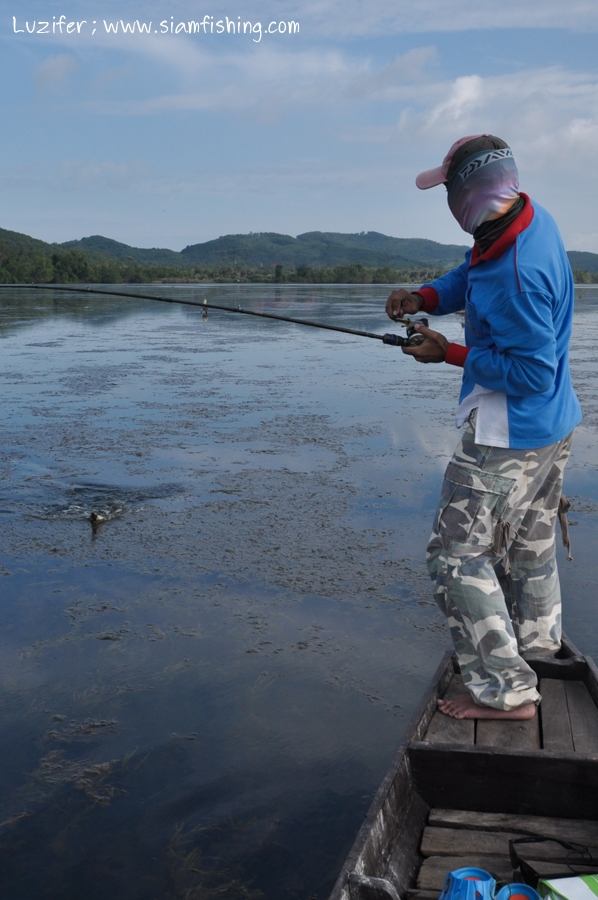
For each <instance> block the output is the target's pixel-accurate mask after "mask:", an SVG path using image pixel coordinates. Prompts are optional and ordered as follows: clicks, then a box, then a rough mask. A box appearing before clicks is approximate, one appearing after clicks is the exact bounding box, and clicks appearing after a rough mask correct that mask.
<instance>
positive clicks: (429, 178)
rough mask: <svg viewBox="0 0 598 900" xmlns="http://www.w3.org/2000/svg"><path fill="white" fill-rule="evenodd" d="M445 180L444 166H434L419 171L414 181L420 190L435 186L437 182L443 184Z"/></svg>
mask: <svg viewBox="0 0 598 900" xmlns="http://www.w3.org/2000/svg"><path fill="white" fill-rule="evenodd" d="M445 180H446V175H445V172H444V166H436V168H435V169H426V171H425V172H420V173H419V175H418V176H417V178H416V179H415V183H416V185H417V187H418V188H419V189H420V191H427V189H428V188H432V187H436V185H437V184H444V182H445Z"/></svg>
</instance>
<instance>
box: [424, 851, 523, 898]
mask: <svg viewBox="0 0 598 900" xmlns="http://www.w3.org/2000/svg"><path fill="white" fill-rule="evenodd" d="M463 866H475V867H476V868H480V869H485V870H486V871H487V872H490V874H491V875H493V876H494V877H495V878H496V880H497V881H506V882H509V881H512V880H513V869H512V867H511V863H510V861H509V860H508V859H505V858H503V857H499V856H475V855H474V854H471V855H468V856H429V857H428V858H427V859H424V861H423V863H422V865H421V868H420V870H419V874H418V876H417V888H418V889H420V890H422V891H441V890H442V888H443V887H444V882H445V880H446V876H447V873H448V872H452V870H453V869H460V868H462V867H463Z"/></svg>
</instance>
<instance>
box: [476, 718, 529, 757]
mask: <svg viewBox="0 0 598 900" xmlns="http://www.w3.org/2000/svg"><path fill="white" fill-rule="evenodd" d="M476 725H477V727H476V738H475V742H476V746H478V747H500V748H501V749H502V750H539V749H540V720H539V718H538V716H535V717H534V718H533V719H527V720H526V721H522V722H517V721H512V722H504V721H502V722H501V721H498V720H494V721H492V719H478V720H477V723H476Z"/></svg>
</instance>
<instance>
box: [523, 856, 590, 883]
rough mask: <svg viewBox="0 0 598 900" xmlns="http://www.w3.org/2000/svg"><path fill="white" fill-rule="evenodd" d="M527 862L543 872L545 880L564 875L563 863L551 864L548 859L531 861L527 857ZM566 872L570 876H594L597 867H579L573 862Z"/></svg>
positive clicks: (568, 865) (567, 866) (569, 863)
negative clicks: (551, 876) (552, 876)
mask: <svg viewBox="0 0 598 900" xmlns="http://www.w3.org/2000/svg"><path fill="white" fill-rule="evenodd" d="M525 861H526V862H527V863H529V864H530V866H532V867H533V868H534V869H536V870H537V871H540V872H542V877H543V878H548V877H549V876H550V875H562V874H563V863H562V862H550V861H549V860H546V859H531V858H528V857H527V856H526V857H525ZM565 871H567V873H568V874H570V875H577V874H579V875H586V874H587V875H593V874H595V872H596V866H595V865H594V866H578V865H575V864H574V863H572V862H568V863H567V864H566V866H565Z"/></svg>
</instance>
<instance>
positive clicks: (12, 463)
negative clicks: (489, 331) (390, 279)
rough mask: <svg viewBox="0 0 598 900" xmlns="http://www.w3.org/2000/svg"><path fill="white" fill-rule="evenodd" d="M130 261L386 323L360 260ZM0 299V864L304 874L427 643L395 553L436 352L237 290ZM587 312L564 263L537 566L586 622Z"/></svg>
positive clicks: (376, 764) (418, 534)
mask: <svg viewBox="0 0 598 900" xmlns="http://www.w3.org/2000/svg"><path fill="white" fill-rule="evenodd" d="M142 290H143V291H144V292H146V291H147V290H148V288H147V287H145V286H144V287H143V289H142ZM151 290H152V291H154V292H155V293H157V294H158V293H165V294H169V295H176V294H180V296H183V297H185V298H193V299H198V301H199V302H201V300H202V299H203V297H204V296H206V297H207V298H208V302H209V301H210V299H212V300H213V301H214V302H220V303H224V304H227V305H228V304H234V303H240V304H241V305H243V306H245V305H249V306H252V307H253V308H269V309H275V310H276V311H277V312H281V313H283V314H289V315H295V316H303V317H308V318H313V319H321V320H322V321H326V322H330V323H334V322H338V323H339V324H340V325H344V326H348V327H353V328H361V329H364V330H368V331H376V332H384V331H387V330H389V325H388V320H386V319H385V317H384V316H383V314H382V309H383V301H384V298H385V296H386V293H387V289H386V288H384V287H383V286H375V287H369V286H368V287H355V286H338V285H337V286H326V287H322V288H320V287H313V286H309V285H305V286H269V287H264V286H259V285H251V286H232V287H228V286H205V285H201V286H198V287H187V286H185V287H181V286H160V287H159V288H157V287H154V288H152V289H151ZM0 301H1V302H0V334H1V335H2V350H3V354H2V359H1V362H0V377H1V378H2V382H3V387H4V392H3V396H4V427H3V441H2V447H1V449H0V471H1V472H2V482H1V485H2V486H1V488H0V522H1V524H2V544H3V550H2V557H1V559H0V584H1V587H2V612H3V628H2V632H1V633H2V653H1V654H0V675H1V677H2V684H3V691H2V694H1V695H0V709H1V710H2V722H3V726H4V727H3V729H2V738H1V740H2V743H1V745H0V761H1V763H2V765H1V766H0V789H1V790H0V797H1V798H2V799H1V801H0V804H1V806H2V810H1V816H2V820H3V821H4V827H3V831H2V838H1V840H2V850H1V852H2V873H3V874H2V876H0V883H2V887H3V890H4V894H5V895H6V896H10V897H11V900H19V898H28V900H29V898H31V897H38V898H45V897H47V898H50V897H52V898H54V897H57V896H60V897H61V898H79V897H80V896H81V895H83V894H85V895H86V896H89V897H91V898H96V897H97V898H102V900H103V898H104V897H106V896H107V894H110V895H112V896H113V897H114V898H115V900H118V898H127V900H130V898H136V897H139V898H144V900H145V898H147V897H151V896H156V897H158V896H159V897H161V898H172V900H174V898H188V900H189V898H190V900H195V898H202V900H210V898H212V897H214V898H216V897H218V898H219V900H222V898H225V900H241V898H252V900H258V898H260V900H280V898H283V897H284V898H285V900H286V898H289V900H293V898H297V900H299V898H301V900H305V898H306V897H308V896H310V895H312V894H313V896H314V897H318V898H320V897H325V896H326V892H327V889H328V888H329V887H330V884H331V881H332V880H333V878H334V876H335V874H336V869H337V866H338V865H339V863H340V860H341V859H342V856H343V854H344V853H345V851H346V849H347V845H348V844H349V843H350V842H351V840H352V837H353V835H354V833H355V831H356V829H357V827H358V825H359V822H360V817H361V815H362V814H363V812H364V810H365V808H366V807H367V805H368V803H369V799H370V796H371V794H372V792H373V790H374V788H375V786H376V785H377V783H378V781H379V780H380V778H381V776H382V774H383V772H384V771H385V770H386V768H387V766H388V764H389V762H390V759H391V757H392V754H393V751H394V749H395V747H396V745H397V744H398V742H399V740H400V737H401V734H402V731H403V728H404V726H405V722H406V721H407V718H408V716H409V714H410V712H411V711H412V709H413V708H414V706H415V705H416V703H417V701H418V698H419V695H420V692H421V690H422V688H423V686H424V684H425V683H426V682H427V680H428V678H429V676H430V673H431V671H432V669H433V667H434V665H435V663H436V660H437V658H438V655H439V653H440V651H441V649H442V648H444V646H445V643H446V635H445V631H444V624H443V622H442V620H441V619H440V617H439V615H438V614H437V613H436V610H435V608H434V606H433V604H432V603H431V601H430V599H429V598H430V594H429V586H428V580H427V576H426V575H425V572H424V567H423V560H422V555H423V547H424V545H425V541H426V538H427V534H428V530H429V524H430V519H431V516H432V511H433V508H434V505H435V502H436V495H437V491H438V486H439V483H440V478H441V474H442V470H443V468H444V466H445V464H446V460H447V458H448V456H449V455H450V453H451V451H452V448H453V445H454V444H455V442H456V439H457V435H456V432H455V431H454V429H453V424H452V422H453V412H454V407H455V402H456V396H457V392H458V385H459V380H460V373H459V372H458V370H456V369H455V370H454V371H453V370H451V369H449V368H448V367H432V366H428V367H426V368H425V369H422V367H416V366H415V365H414V364H413V363H412V362H411V361H410V360H407V359H406V358H405V357H403V356H402V355H401V354H400V351H398V350H397V349H395V348H391V347H385V346H383V345H381V344H378V343H377V342H374V341H368V340H364V339H358V338H352V337H348V336H342V335H338V336H336V335H331V334H330V333H328V332H317V331H314V330H311V329H310V330H308V329H301V328H300V327H298V326H292V325H285V324H283V323H278V322H270V321H263V320H259V319H254V318H251V317H245V318H244V317H240V316H239V317H237V316H232V315H228V316H227V315H226V314H223V313H222V314H221V313H215V312H214V313H212V312H211V313H210V315H209V317H208V319H207V320H206V319H202V316H201V310H194V309H191V308H186V307H180V308H178V307H172V306H162V305H160V304H152V303H151V302H148V301H137V300H132V301H122V303H121V302H120V301H116V300H111V299H110V300H109V299H106V298H102V299H93V298H91V297H90V296H89V295H83V296H82V297H81V298H80V299H77V298H76V297H72V296H68V297H57V296H56V295H50V294H48V295H45V294H42V293H34V292H32V293H31V295H29V294H25V295H20V294H19V295H17V294H15V295H9V296H2V297H0ZM391 327H392V326H391ZM439 327H440V330H443V331H444V332H445V333H446V334H447V335H448V336H449V337H453V338H454V339H457V340H458V339H459V337H460V335H461V324H460V321H459V319H458V318H456V317H455V318H453V317H448V318H447V319H446V320H445V321H443V322H442V326H440V325H439ZM597 337H598V292H597V291H596V289H593V290H588V289H584V290H583V291H580V300H579V304H578V312H577V317H576V329H575V337H574V347H573V364H574V373H575V379H576V384H577V385H578V388H579V391H580V395H581V397H582V401H583V405H584V411H585V416H586V418H585V422H584V425H583V426H582V427H581V428H580V429H579V431H578V434H577V436H576V444H575V451H574V457H573V460H572V463H571V467H570V469H569V473H568V492H569V493H570V494H572V495H573V499H574V513H573V515H572V519H573V521H574V523H576V524H574V526H573V528H572V536H573V546H574V554H575V557H576V559H575V562H574V563H571V564H568V563H566V562H565V561H564V562H562V563H561V568H562V572H563V587H564V593H565V597H566V598H567V628H568V630H569V631H570V633H571V635H572V637H573V638H574V639H576V640H577V641H578V643H579V644H580V645H581V646H582V648H583V649H584V650H585V651H587V652H592V651H593V652H596V651H597V650H598V646H597V639H596V637H595V633H594V630H593V621H594V612H593V605H592V601H591V599H590V598H591V597H592V596H593V584H592V583H593V581H594V580H595V578H594V577H593V553H594V551H593V548H594V546H595V535H596V524H597V513H598V496H597V488H596V484H597V483H598V482H597V481H596V477H595V467H596V462H595V460H596V454H595V445H596V424H597V420H596V416H597V412H598V407H597V401H596V396H597V395H598V392H597V390H596V387H597V385H596V381H597V378H598V373H597V371H596V366H595V363H594V361H593V360H594V354H593V350H592V348H593V347H594V346H595V343H596V338H597ZM115 509H119V510H120V512H119V514H118V515H114V516H112V517H111V518H110V519H109V520H108V521H106V523H105V525H103V527H102V528H101V529H100V530H99V531H97V533H96V534H95V540H92V533H91V528H90V523H89V515H90V514H91V513H92V512H93V511H94V510H97V511H102V510H106V511H108V512H110V511H111V510H112V511H114V510H115Z"/></svg>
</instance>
